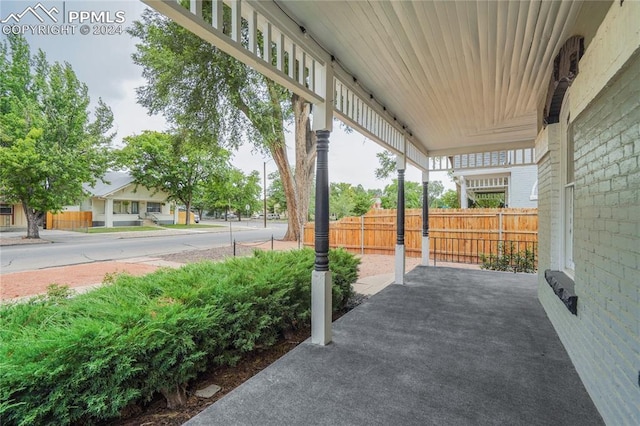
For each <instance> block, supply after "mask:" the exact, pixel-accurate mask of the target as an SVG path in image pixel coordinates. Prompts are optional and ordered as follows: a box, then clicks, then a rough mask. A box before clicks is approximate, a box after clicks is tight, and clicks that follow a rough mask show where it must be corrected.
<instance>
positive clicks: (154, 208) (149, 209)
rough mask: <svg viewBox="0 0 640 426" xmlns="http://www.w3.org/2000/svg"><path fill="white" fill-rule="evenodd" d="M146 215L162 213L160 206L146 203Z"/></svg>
mask: <svg viewBox="0 0 640 426" xmlns="http://www.w3.org/2000/svg"><path fill="white" fill-rule="evenodd" d="M147 213H162V204H161V203H147Z"/></svg>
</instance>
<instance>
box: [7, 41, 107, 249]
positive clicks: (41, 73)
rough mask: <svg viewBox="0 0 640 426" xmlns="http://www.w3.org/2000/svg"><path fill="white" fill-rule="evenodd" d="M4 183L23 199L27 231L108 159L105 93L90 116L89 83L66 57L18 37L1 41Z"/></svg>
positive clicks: (14, 198)
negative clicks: (33, 49) (57, 58)
mask: <svg viewBox="0 0 640 426" xmlns="http://www.w3.org/2000/svg"><path fill="white" fill-rule="evenodd" d="M0 70H1V71H2V72H0V94H1V96H0V187H1V188H2V196H3V199H4V200H5V201H10V202H19V203H22V204H23V207H24V209H25V213H26V216H27V221H28V233H27V236H28V237H33V238H37V237H38V227H37V221H38V220H39V219H41V218H42V216H43V215H44V213H46V212H47V211H54V212H55V211H59V210H61V209H62V207H63V206H64V205H67V204H73V203H75V202H77V200H78V199H80V198H81V197H82V196H83V195H84V194H85V190H84V189H83V183H95V181H96V179H99V178H101V177H102V176H103V175H104V172H105V171H106V170H107V167H108V165H109V159H110V157H109V153H108V147H109V143H110V142H111V139H112V138H113V135H112V134H107V132H108V131H109V129H110V128H111V127H112V123H113V115H112V113H111V110H110V109H109V108H108V107H107V106H106V105H105V104H104V103H103V102H102V100H100V101H99V102H98V106H97V108H96V111H95V113H94V117H95V118H94V120H93V121H90V118H89V110H88V107H89V101H90V100H89V96H88V94H87V93H88V90H87V86H86V85H85V84H83V83H82V82H80V81H79V80H78V79H77V77H76V75H75V73H74V71H73V69H72V68H71V66H70V65H69V64H68V63H65V64H60V63H57V62H56V63H54V64H50V63H49V62H48V61H47V58H46V56H45V54H44V53H43V52H42V51H39V52H38V54H37V55H35V56H33V57H32V56H31V53H30V50H29V45H28V44H27V42H26V40H25V39H24V38H23V37H21V36H13V35H10V36H8V43H3V44H2V45H1V46H0Z"/></svg>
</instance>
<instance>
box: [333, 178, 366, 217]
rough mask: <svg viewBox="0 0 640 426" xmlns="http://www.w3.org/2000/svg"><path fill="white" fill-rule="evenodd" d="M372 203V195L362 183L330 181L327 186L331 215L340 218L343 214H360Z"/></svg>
mask: <svg viewBox="0 0 640 426" xmlns="http://www.w3.org/2000/svg"><path fill="white" fill-rule="evenodd" d="M372 204H373V196H372V195H371V194H369V193H368V192H367V191H366V190H365V189H364V188H363V187H362V185H358V186H355V187H354V186H352V185H351V184H349V183H344V182H340V183H332V184H331V185H330V188H329V208H330V209H331V210H330V213H331V215H333V216H335V217H336V218H337V219H340V218H342V217H344V216H362V215H363V214H365V213H366V212H368V211H369V209H370V208H371V205H372Z"/></svg>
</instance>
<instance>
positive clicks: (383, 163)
mask: <svg viewBox="0 0 640 426" xmlns="http://www.w3.org/2000/svg"><path fill="white" fill-rule="evenodd" d="M376 157H378V162H379V163H380V167H378V168H377V169H376V170H375V175H376V179H379V180H383V179H387V178H388V177H390V176H393V175H394V174H395V172H396V156H395V155H394V154H393V153H391V152H390V151H382V152H378V153H377V154H376Z"/></svg>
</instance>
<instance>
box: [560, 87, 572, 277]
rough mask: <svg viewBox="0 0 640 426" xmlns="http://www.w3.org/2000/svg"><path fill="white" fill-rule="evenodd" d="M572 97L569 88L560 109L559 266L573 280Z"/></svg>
mask: <svg viewBox="0 0 640 426" xmlns="http://www.w3.org/2000/svg"><path fill="white" fill-rule="evenodd" d="M570 95H571V88H569V89H568V90H567V92H566V93H565V96H564V99H563V101H562V107H561V109H560V123H559V124H560V179H559V183H560V187H559V188H558V190H559V196H560V213H559V214H560V235H559V240H560V247H559V248H560V250H558V256H559V259H558V265H559V266H560V269H561V270H562V271H563V272H564V273H565V274H567V275H568V276H570V277H571V278H573V277H574V273H575V263H574V262H573V257H574V256H573V253H574V252H573V250H574V245H573V235H574V229H575V223H574V219H573V217H574V216H575V215H574V213H573V212H574V206H573V203H574V200H575V190H574V191H572V194H573V198H572V199H571V203H570V204H571V205H570V206H569V205H568V203H567V195H566V188H568V187H571V188H574V184H573V182H567V163H566V162H567V144H568V137H569V124H568V119H569V116H570V110H569V105H570ZM567 208H571V215H572V218H571V219H570V220H569V219H567V213H568V212H567ZM568 223H570V227H567V226H568V225H567V224H568ZM568 235H569V236H570V237H571V239H572V241H571V242H570V243H569V244H568V243H567V236H568ZM568 250H570V253H569V254H568Z"/></svg>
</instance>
